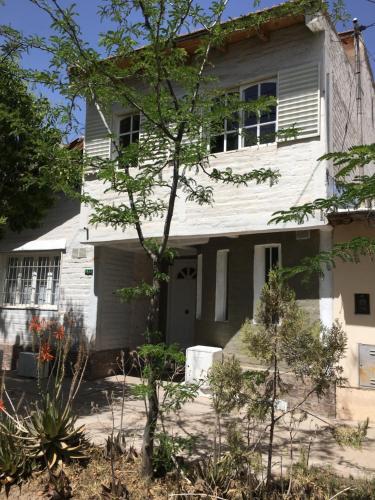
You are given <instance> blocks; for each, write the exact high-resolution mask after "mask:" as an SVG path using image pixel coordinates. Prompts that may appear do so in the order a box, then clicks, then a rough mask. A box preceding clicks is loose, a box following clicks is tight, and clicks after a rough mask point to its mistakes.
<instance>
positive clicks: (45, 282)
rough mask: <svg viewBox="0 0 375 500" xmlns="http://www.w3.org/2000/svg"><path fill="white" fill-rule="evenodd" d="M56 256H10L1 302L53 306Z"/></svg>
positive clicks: (57, 267) (56, 287) (56, 284)
mask: <svg viewBox="0 0 375 500" xmlns="http://www.w3.org/2000/svg"><path fill="white" fill-rule="evenodd" d="M59 283H60V256H59V255H24V256H10V257H9V259H8V267H7V273H6V277H5V282H4V288H3V297H2V303H3V304H4V305H24V306H30V305H31V306H35V305H39V306H40V305H56V304H57V302H58V296H59Z"/></svg>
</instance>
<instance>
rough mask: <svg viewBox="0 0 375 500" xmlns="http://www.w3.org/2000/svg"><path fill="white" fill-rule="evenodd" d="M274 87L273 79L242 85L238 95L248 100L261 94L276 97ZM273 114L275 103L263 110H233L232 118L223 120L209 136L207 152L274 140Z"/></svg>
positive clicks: (222, 150)
mask: <svg viewBox="0 0 375 500" xmlns="http://www.w3.org/2000/svg"><path fill="white" fill-rule="evenodd" d="M276 89H277V86H276V81H267V82H261V83H257V84H255V85H251V86H249V87H247V88H245V89H243V90H242V92H241V99H242V100H243V101H246V102H251V101H256V100H258V99H259V98H261V97H276ZM276 114H277V112H276V106H271V107H270V109H269V110H268V111H267V112H263V113H255V112H254V113H251V112H248V111H244V112H242V113H233V117H232V118H230V119H228V118H227V119H225V120H224V123H223V133H222V134H218V135H215V136H213V137H211V139H210V152H211V153H222V152H224V151H233V150H236V149H239V148H241V147H248V146H254V145H256V144H267V143H272V142H275V138H276Z"/></svg>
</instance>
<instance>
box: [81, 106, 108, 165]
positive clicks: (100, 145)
mask: <svg viewBox="0 0 375 500" xmlns="http://www.w3.org/2000/svg"><path fill="white" fill-rule="evenodd" d="M85 153H86V155H87V156H89V157H91V158H92V157H94V156H99V157H100V158H110V156H111V139H110V138H109V137H108V131H107V128H106V126H105V124H104V123H103V120H102V118H101V116H100V114H99V113H98V111H97V109H96V108H95V106H94V105H93V104H90V103H87V109H86V132H85Z"/></svg>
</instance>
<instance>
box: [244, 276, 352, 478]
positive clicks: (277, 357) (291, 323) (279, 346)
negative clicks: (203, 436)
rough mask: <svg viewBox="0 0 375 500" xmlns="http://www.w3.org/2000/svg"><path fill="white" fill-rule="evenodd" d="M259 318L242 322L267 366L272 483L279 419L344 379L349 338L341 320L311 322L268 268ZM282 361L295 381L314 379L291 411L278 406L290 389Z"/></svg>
mask: <svg viewBox="0 0 375 500" xmlns="http://www.w3.org/2000/svg"><path fill="white" fill-rule="evenodd" d="M255 319H256V324H253V323H252V322H250V321H248V320H247V321H246V322H245V323H244V325H243V326H242V335H243V341H244V343H245V346H246V348H247V350H248V352H249V353H250V354H251V355H252V356H254V357H256V358H257V359H259V360H261V361H262V362H263V363H265V364H266V366H267V370H266V373H265V375H266V378H265V383H264V394H263V397H262V399H261V400H260V404H261V405H264V402H265V401H267V402H268V413H269V424H268V426H267V428H268V430H269V433H268V461H267V484H268V485H270V482H271V475H272V457H273V443H274V433H275V427H276V425H277V423H278V422H279V420H280V419H281V418H283V417H284V415H285V414H286V413H290V412H292V411H295V410H296V409H297V408H300V407H302V405H303V404H304V403H305V402H306V400H307V399H308V397H310V396H311V395H313V394H316V395H317V396H322V395H324V394H325V393H326V392H327V391H328V390H329V388H330V387H332V386H334V385H335V384H337V383H340V382H342V377H341V373H342V368H341V367H340V366H339V361H340V359H341V358H342V357H343V355H344V352H345V348H346V337H345V334H344V333H343V331H342V330H341V328H340V326H339V325H338V324H335V325H334V326H333V327H332V328H330V329H326V328H324V327H323V326H322V325H320V324H319V323H311V322H310V321H309V320H308V318H307V315H306V313H305V312H304V311H303V310H302V309H301V308H300V307H299V306H298V304H297V302H296V299H295V295H294V292H293V291H292V290H290V289H289V288H288V287H287V286H286V285H285V283H283V281H282V280H281V279H280V276H279V274H278V273H277V272H276V271H272V272H271V273H270V275H269V281H268V283H267V284H266V285H265V286H264V288H263V290H262V293H261V298H260V304H259V308H258V311H257V313H256V315H255ZM283 364H284V367H285V366H287V370H286V371H287V372H288V373H292V374H293V375H294V376H295V377H296V379H297V380H299V381H302V382H303V381H304V380H305V379H308V381H309V384H310V385H309V390H308V391H307V394H306V395H305V396H304V397H303V398H302V399H301V401H298V402H297V403H296V404H295V405H294V406H293V407H292V408H290V409H289V410H288V411H287V412H285V411H278V410H277V401H278V399H279V398H280V397H281V396H283V395H285V394H288V392H289V389H288V385H287V383H286V381H285V376H284V374H283V372H282V370H281V366H282V365H283Z"/></svg>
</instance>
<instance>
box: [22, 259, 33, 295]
mask: <svg viewBox="0 0 375 500" xmlns="http://www.w3.org/2000/svg"><path fill="white" fill-rule="evenodd" d="M33 260H34V259H33V258H32V257H24V259H23V262H22V274H21V290H20V304H30V302H31V293H32V288H31V287H32V279H33Z"/></svg>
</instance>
